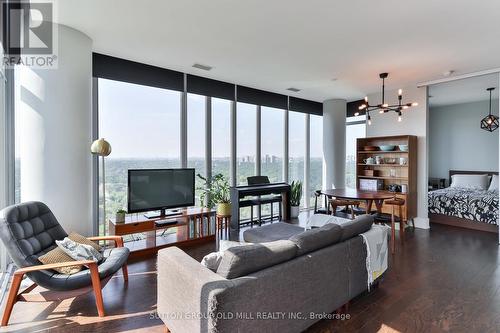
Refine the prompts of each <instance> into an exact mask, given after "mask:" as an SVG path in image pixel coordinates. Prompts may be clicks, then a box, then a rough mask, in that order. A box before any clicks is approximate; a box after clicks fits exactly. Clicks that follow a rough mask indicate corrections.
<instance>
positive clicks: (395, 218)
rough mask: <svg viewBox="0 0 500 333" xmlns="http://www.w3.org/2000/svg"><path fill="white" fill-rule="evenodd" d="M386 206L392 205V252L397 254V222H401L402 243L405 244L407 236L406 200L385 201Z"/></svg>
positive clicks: (400, 234)
mask: <svg viewBox="0 0 500 333" xmlns="http://www.w3.org/2000/svg"><path fill="white" fill-rule="evenodd" d="M385 204H387V205H391V207H392V210H391V252H392V253H393V254H394V253H395V252H396V226H395V224H396V222H399V238H400V239H401V242H404V236H405V224H406V222H407V221H406V219H405V217H404V214H403V206H404V204H405V200H404V199H401V198H396V197H394V198H393V199H389V200H386V201H385ZM396 207H397V208H398V215H397V216H396Z"/></svg>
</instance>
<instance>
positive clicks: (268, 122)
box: [99, 79, 359, 158]
mask: <svg viewBox="0 0 500 333" xmlns="http://www.w3.org/2000/svg"><path fill="white" fill-rule="evenodd" d="M180 103H181V93H180V92H176V91H169V90H165V89H160V88H153V87H147V86H141V85H136V84H131V83H126V82H119V81H112V80H106V79H99V136H100V137H104V138H105V139H106V140H107V141H109V142H110V143H111V146H112V153H111V156H110V157H114V158H126V157H134V158H179V157H180V139H179V138H180V111H179V110H180ZM230 108H231V103H230V101H227V100H222V99H217V98H213V99H212V141H213V144H212V150H213V152H212V154H213V156H214V157H215V158H217V157H228V156H229V151H230V135H231V133H230ZM283 114H284V111H283V110H281V109H274V108H269V107H262V109H261V117H262V118H261V119H262V128H261V131H262V156H265V155H266V154H268V155H275V156H279V157H282V156H283V123H284V119H283ZM305 117H306V116H305V114H302V113H297V112H290V113H289V126H290V127H289V137H290V145H289V154H290V157H303V156H304V145H305V142H304V139H303V138H304V133H305ZM310 126H311V132H310V133H311V157H322V156H323V154H322V148H323V145H322V137H323V124H322V117H321V116H314V115H311V120H310ZM255 127H256V107H255V105H250V104H245V103H237V137H238V140H237V155H238V157H243V156H255V138H256V133H255ZM351 127H353V126H351ZM347 135H348V137H347V142H351V141H350V137H349V135H359V133H358V132H356V133H352V134H351V133H350V131H348V133H347ZM354 149H355V148H352V147H347V150H348V153H349V152H350V151H351V150H353V151H354ZM204 156H205V98H204V96H201V95H195V94H188V158H193V157H195V158H204Z"/></svg>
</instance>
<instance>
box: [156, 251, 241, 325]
mask: <svg viewBox="0 0 500 333" xmlns="http://www.w3.org/2000/svg"><path fill="white" fill-rule="evenodd" d="M157 265H158V284H157V287H158V293H157V295H158V296H157V297H158V300H157V304H158V311H157V312H158V316H159V318H160V319H161V320H162V321H163V322H164V323H165V324H166V326H167V327H168V328H169V329H170V330H171V331H173V332H207V331H211V329H210V327H212V326H213V322H212V321H211V318H210V315H211V314H213V313H214V312H215V311H216V304H214V302H215V301H214V298H215V295H217V294H218V293H220V292H222V291H224V290H225V289H227V288H230V287H232V286H233V285H234V283H233V282H232V281H230V280H227V279H225V278H223V277H222V276H220V275H218V274H216V273H214V272H212V271H211V270H209V269H208V268H206V267H204V266H202V265H201V264H200V263H199V262H198V261H196V260H195V259H193V258H192V257H190V256H189V255H188V254H186V253H185V252H184V251H182V250H180V249H179V248H177V247H169V248H166V249H163V250H160V251H159V252H158V264H157Z"/></svg>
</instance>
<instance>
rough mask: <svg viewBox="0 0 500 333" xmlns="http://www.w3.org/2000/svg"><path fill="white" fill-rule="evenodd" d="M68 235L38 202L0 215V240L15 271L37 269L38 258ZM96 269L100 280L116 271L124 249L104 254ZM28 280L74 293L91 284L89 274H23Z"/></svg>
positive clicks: (5, 209)
mask: <svg viewBox="0 0 500 333" xmlns="http://www.w3.org/2000/svg"><path fill="white" fill-rule="evenodd" d="M67 236H68V234H67V233H66V232H65V231H64V229H63V228H62V227H61V225H60V224H59V222H58V221H57V219H56V217H55V216H54V214H53V213H52V212H51V211H50V209H49V208H48V207H47V205H45V204H44V203H42V202H36V201H32V202H26V203H22V204H18V205H13V206H10V207H7V208H4V209H3V210H2V211H0V239H1V240H2V242H3V243H4V245H5V247H6V249H7V251H8V252H9V255H10V257H11V258H12V260H13V261H14V263H15V264H16V266H17V267H20V268H22V267H29V266H36V265H41V264H42V263H41V262H40V261H39V260H38V257H40V256H41V255H43V254H45V253H47V252H49V251H50V250H52V249H53V248H55V247H56V244H55V241H56V240H62V239H64V237H67ZM103 255H104V260H103V262H102V263H101V264H100V265H99V276H100V278H101V279H104V278H106V277H108V276H110V275H112V274H114V273H115V272H116V271H118V270H119V269H120V268H121V267H122V266H123V264H124V263H125V262H126V261H127V259H128V255H129V249H128V248H125V247H123V248H113V249H109V250H105V251H104V253H103ZM27 275H28V276H29V278H30V279H31V280H32V281H33V282H35V283H36V284H38V285H39V286H42V287H44V288H47V289H49V290H74V289H78V288H82V287H86V286H89V285H91V284H92V280H91V278H90V270H88V269H84V270H82V271H80V272H78V273H76V274H73V275H65V274H59V273H57V272H56V271H53V270H44V271H36V272H32V273H28V274H27Z"/></svg>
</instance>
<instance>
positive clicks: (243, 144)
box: [236, 103, 257, 185]
mask: <svg viewBox="0 0 500 333" xmlns="http://www.w3.org/2000/svg"><path fill="white" fill-rule="evenodd" d="M236 110H237V115H236V122H237V126H236V136H237V145H236V150H237V160H238V163H237V164H238V165H237V173H236V175H237V179H236V184H237V185H246V184H247V177H249V176H254V175H255V168H256V165H255V161H256V160H255V157H256V150H257V107H256V106H255V105H251V104H246V103H238V104H237V109H236Z"/></svg>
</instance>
